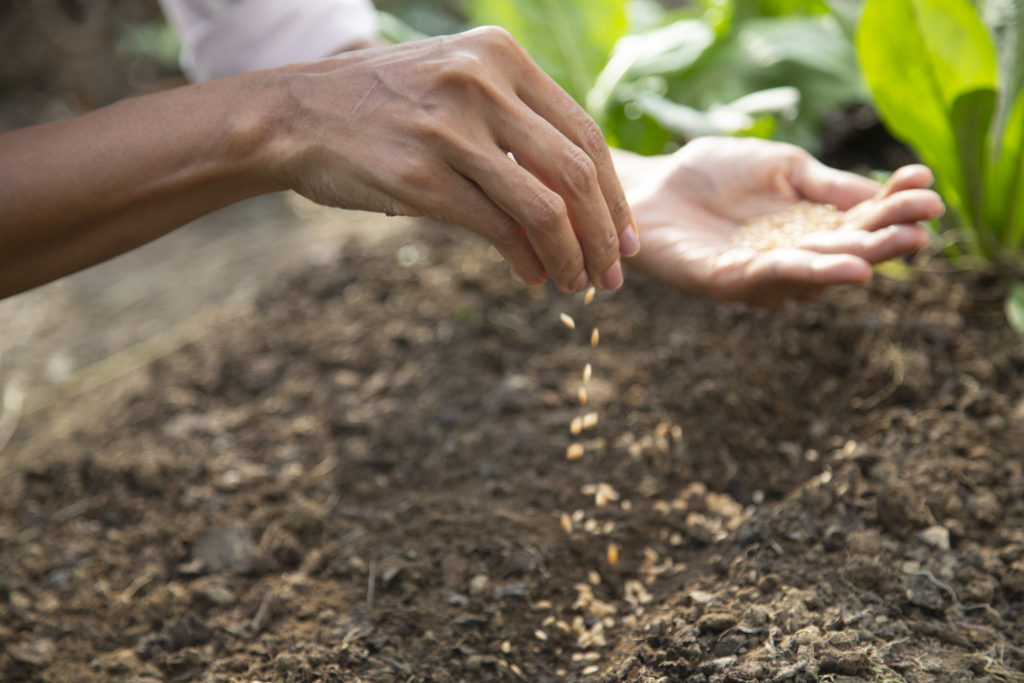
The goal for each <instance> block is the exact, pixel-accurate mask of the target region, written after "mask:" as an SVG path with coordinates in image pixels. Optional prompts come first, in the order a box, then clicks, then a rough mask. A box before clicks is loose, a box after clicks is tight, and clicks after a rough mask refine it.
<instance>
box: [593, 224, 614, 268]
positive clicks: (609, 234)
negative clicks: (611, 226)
mask: <svg viewBox="0 0 1024 683" xmlns="http://www.w3.org/2000/svg"><path fill="white" fill-rule="evenodd" d="M594 247H595V248H596V250H597V254H599V255H600V256H599V257H598V258H596V259H595V261H598V262H599V267H600V269H601V272H604V268H605V267H608V268H610V267H611V265H612V263H614V262H615V260H616V259H618V256H619V236H618V234H617V233H616V232H614V231H612V230H605V231H602V232H601V234H600V235H599V236H598V237H597V239H596V240H595V242H594ZM606 262H607V263H606Z"/></svg>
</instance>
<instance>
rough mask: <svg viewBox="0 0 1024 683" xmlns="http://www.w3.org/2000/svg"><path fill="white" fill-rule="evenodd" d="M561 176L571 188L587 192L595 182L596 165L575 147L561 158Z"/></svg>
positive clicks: (579, 191)
mask: <svg viewBox="0 0 1024 683" xmlns="http://www.w3.org/2000/svg"><path fill="white" fill-rule="evenodd" d="M562 176H563V177H564V178H565V181H566V183H568V185H569V187H570V188H571V189H572V190H574V191H575V192H577V193H579V194H587V193H589V192H590V191H591V190H593V189H594V186H595V184H596V183H597V166H596V165H595V164H594V162H593V160H592V159H591V158H590V157H589V156H587V155H586V154H585V153H584V152H583V150H581V149H578V148H577V149H576V150H574V151H572V152H570V153H569V154H567V155H566V156H565V158H564V159H563V160H562Z"/></svg>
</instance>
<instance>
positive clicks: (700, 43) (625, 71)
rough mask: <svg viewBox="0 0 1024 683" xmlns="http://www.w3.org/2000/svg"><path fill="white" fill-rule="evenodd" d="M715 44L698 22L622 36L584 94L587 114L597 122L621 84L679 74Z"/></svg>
mask: <svg viewBox="0 0 1024 683" xmlns="http://www.w3.org/2000/svg"><path fill="white" fill-rule="evenodd" d="M714 41H715V34H714V31H713V30H712V29H711V27H710V26H708V25H707V24H706V23H705V22H703V21H700V20H699V19H691V20H683V21H676V22H674V23H672V24H669V25H668V26H664V27H661V28H657V29H654V30H653V31H648V32H646V33H642V34H638V35H632V36H624V37H623V38H622V39H620V40H619V41H618V42H617V43H616V44H615V49H614V51H613V52H612V56H611V59H610V60H609V61H608V64H607V65H606V66H605V68H604V69H603V70H602V71H601V73H600V75H599V76H598V77H597V79H596V83H595V84H594V87H593V89H592V90H591V91H590V92H589V93H587V110H588V111H589V112H590V114H591V116H593V117H594V118H596V119H597V120H598V121H599V122H600V121H601V120H602V119H603V117H604V113H605V111H606V110H607V108H608V107H609V105H610V104H611V102H612V99H613V97H614V96H615V95H616V90H617V89H618V88H619V86H620V85H621V84H622V83H623V82H624V81H636V80H638V79H643V78H644V77H646V76H651V75H664V74H666V73H674V72H678V71H682V70H684V69H687V68H689V67H690V66H692V65H693V63H694V62H696V61H697V59H698V58H699V57H700V56H701V55H702V54H703V53H704V51H705V50H707V49H708V48H709V47H710V46H711V45H712V44H713V43H714Z"/></svg>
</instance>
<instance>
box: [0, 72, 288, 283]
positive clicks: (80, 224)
mask: <svg viewBox="0 0 1024 683" xmlns="http://www.w3.org/2000/svg"><path fill="white" fill-rule="evenodd" d="M266 81H267V78H266V75H263V76H255V75H254V76H242V77H239V78H235V79H227V80H223V81H218V82H216V83H207V84H200V85H195V86H189V87H186V88H181V89H177V90H173V91H169V92H166V93H159V94H154V95H148V96H145V97H139V98H134V99H131V100H126V101H123V102H119V103H116V104H114V105H111V106H109V107H106V108H104V109H100V110H97V111H95V112H92V113H90V114H87V115H85V116H81V117H78V118H76V119H71V120H68V121H62V122H58V123H52V124H46V125H42V126H36V127H32V128H27V129H23V130H18V131H14V132H10V133H5V134H3V135H0V207H2V211H0V296H8V295H10V294H14V293H17V292H19V291H23V290H25V289H29V288H31V287H34V286H36V285H39V284H42V283H44V282H47V281H49V280H52V279H55V278H57V277H60V276H62V275H65V274H67V273H71V272H74V271H76V270H80V269H82V268H85V267H88V266H90V265H93V264H95V263H98V262H99V261H102V260H104V259H107V258H110V257H112V256H115V255H117V254H120V253H122V252H125V251H128V250H129V249H132V248H134V247H137V246H139V245H141V244H143V243H145V242H148V241H150V240H152V239H155V238H157V237H159V236H160V235H163V234H164V233H166V232H168V231H170V230H172V229H174V228H176V227H178V226H180V225H183V224H184V223H187V222H188V221H190V220H192V219H194V218H196V217H198V216H201V215H203V214H205V213H208V212H210V211H213V210H215V209H217V208H220V207H223V206H226V205H228V204H231V203H233V202H236V201H239V200H241V199H244V198H246V197H250V196H254V195H257V194H261V193H263V192H268V191H273V190H276V189H281V185H280V183H278V182H276V181H275V180H274V179H273V178H272V177H271V175H270V174H269V173H267V172H266V171H265V168H266V157H267V148H268V143H269V136H270V128H271V122H272V115H270V114H268V113H267V112H268V111H272V107H273V105H272V104H270V102H271V101H272V100H273V98H272V97H265V96H264V93H262V92H261V89H266V88H265V83H266ZM260 102H264V103H266V104H265V105H264V106H254V103H260Z"/></svg>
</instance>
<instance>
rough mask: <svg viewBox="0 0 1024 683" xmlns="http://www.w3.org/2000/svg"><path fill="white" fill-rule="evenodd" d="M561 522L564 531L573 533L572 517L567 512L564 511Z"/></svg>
mask: <svg viewBox="0 0 1024 683" xmlns="http://www.w3.org/2000/svg"><path fill="white" fill-rule="evenodd" d="M559 522H560V523H561V525H562V531H564V532H565V533H567V534H571V533H572V517H570V516H569V515H568V514H567V513H565V512H563V513H562V517H561V519H560V520H559Z"/></svg>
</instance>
